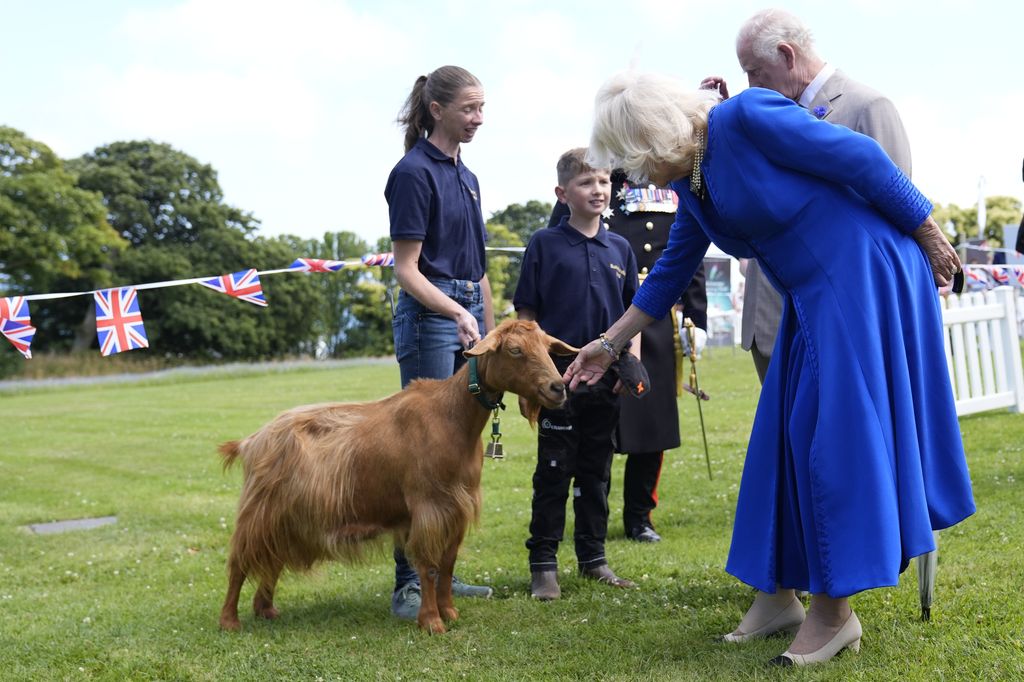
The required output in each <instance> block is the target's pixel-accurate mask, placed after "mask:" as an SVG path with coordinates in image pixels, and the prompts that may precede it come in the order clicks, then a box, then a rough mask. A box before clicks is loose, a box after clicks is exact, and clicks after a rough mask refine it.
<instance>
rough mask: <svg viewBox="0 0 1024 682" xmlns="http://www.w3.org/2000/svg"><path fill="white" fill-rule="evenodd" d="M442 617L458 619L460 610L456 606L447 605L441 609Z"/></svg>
mask: <svg viewBox="0 0 1024 682" xmlns="http://www.w3.org/2000/svg"><path fill="white" fill-rule="evenodd" d="M441 618H443V619H444V620H458V619H459V610H458V609H457V608H455V607H454V606H445V607H443V608H442V609H441Z"/></svg>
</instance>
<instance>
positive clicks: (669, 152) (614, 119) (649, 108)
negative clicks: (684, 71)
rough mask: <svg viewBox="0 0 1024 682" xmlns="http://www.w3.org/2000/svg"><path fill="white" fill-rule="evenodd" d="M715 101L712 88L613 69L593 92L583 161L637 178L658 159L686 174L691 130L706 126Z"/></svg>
mask: <svg viewBox="0 0 1024 682" xmlns="http://www.w3.org/2000/svg"><path fill="white" fill-rule="evenodd" d="M720 101H721V97H720V96H719V95H718V93H717V92H715V91H713V90H691V89H689V88H686V87H684V86H683V85H682V83H680V82H679V81H677V80H675V79H674V78H670V77H668V76H661V75H658V74H652V73H638V72H636V71H623V72H621V73H618V74H616V75H614V76H612V77H611V78H609V79H608V80H607V81H606V82H605V84H604V85H602V86H601V89H600V90H598V92H597V97H596V99H595V102H594V130H593V133H592V134H591V137H590V151H589V153H588V155H587V161H588V163H590V164H591V165H592V166H595V167H598V168H601V167H607V168H621V169H622V170H624V171H625V172H626V174H627V175H629V177H630V179H632V180H633V181H639V182H645V181H647V178H649V177H650V174H651V171H652V170H653V169H654V165H655V164H658V163H669V164H672V165H674V166H678V167H679V169H680V171H685V172H684V173H683V174H684V175H688V174H689V173H690V172H691V171H692V164H693V153H694V151H695V150H696V148H697V145H696V133H697V131H699V130H707V122H708V112H710V111H711V108H712V107H714V106H715V105H716V104H718V103H719V102H720Z"/></svg>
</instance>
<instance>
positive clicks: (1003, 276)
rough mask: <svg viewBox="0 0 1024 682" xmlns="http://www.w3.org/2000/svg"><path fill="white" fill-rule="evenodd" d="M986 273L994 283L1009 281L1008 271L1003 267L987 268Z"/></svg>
mask: <svg viewBox="0 0 1024 682" xmlns="http://www.w3.org/2000/svg"><path fill="white" fill-rule="evenodd" d="M988 274H989V275H990V276H991V277H992V279H994V280H995V282H996V284H999V285H1002V284H1009V283H1010V273H1009V272H1008V271H1007V270H1006V269H1005V268H989V269H988Z"/></svg>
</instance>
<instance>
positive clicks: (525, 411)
mask: <svg viewBox="0 0 1024 682" xmlns="http://www.w3.org/2000/svg"><path fill="white" fill-rule="evenodd" d="M519 414H521V415H523V416H524V417H526V421H528V422H530V426H531V427H532V426H536V425H537V418H538V417H539V416H540V404H539V403H535V402H533V401H532V400H530V399H528V398H524V397H523V396H519Z"/></svg>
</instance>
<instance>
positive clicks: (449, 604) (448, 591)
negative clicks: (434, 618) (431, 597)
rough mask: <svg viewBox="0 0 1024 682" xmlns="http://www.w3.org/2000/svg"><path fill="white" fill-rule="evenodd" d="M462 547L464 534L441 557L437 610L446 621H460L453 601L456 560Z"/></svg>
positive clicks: (438, 575)
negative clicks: (453, 578)
mask: <svg viewBox="0 0 1024 682" xmlns="http://www.w3.org/2000/svg"><path fill="white" fill-rule="evenodd" d="M460 545H462V534H461V533H459V535H458V537H457V538H455V540H454V541H453V542H452V544H451V546H450V547H448V549H447V550H445V553H444V555H443V556H442V557H441V568H440V571H438V574H437V610H438V612H439V613H440V615H441V618H443V619H444V620H458V618H459V610H458V609H457V608H455V603H454V601H453V600H452V576H453V575H454V574H455V558H456V557H457V556H458V554H459V546H460Z"/></svg>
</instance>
